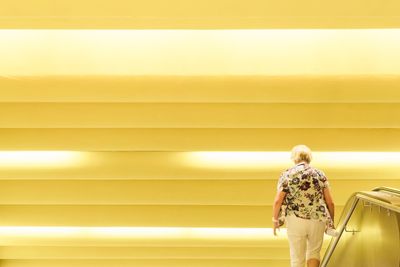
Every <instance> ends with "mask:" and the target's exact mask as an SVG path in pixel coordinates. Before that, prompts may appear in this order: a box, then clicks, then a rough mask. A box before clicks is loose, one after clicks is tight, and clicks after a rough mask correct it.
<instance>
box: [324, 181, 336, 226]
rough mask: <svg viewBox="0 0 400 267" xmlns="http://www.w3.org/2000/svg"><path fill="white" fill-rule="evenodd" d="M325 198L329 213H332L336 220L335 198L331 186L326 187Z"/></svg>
mask: <svg viewBox="0 0 400 267" xmlns="http://www.w3.org/2000/svg"><path fill="white" fill-rule="evenodd" d="M324 198H325V203H326V205H327V207H328V210H329V214H330V215H331V218H332V221H335V204H334V203H333V198H332V194H331V191H330V190H329V187H325V188H324Z"/></svg>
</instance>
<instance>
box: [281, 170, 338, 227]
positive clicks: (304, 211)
mask: <svg viewBox="0 0 400 267" xmlns="http://www.w3.org/2000/svg"><path fill="white" fill-rule="evenodd" d="M327 187H329V183H328V180H327V178H326V176H325V174H324V173H323V172H322V171H320V170H318V169H315V168H313V167H311V166H310V165H308V164H307V163H304V162H302V163H299V164H297V165H295V166H294V167H292V168H289V169H287V170H286V171H284V172H283V173H282V174H281V176H280V178H279V182H278V190H279V191H283V192H286V193H287V194H286V197H285V200H284V202H283V206H284V207H285V209H284V210H283V211H282V212H283V213H284V214H282V216H288V215H295V216H297V217H299V218H303V219H316V220H320V221H325V222H327V224H330V223H331V219H330V214H329V211H328V208H327V206H326V203H325V199H324V193H323V192H324V190H323V189H324V188H327Z"/></svg>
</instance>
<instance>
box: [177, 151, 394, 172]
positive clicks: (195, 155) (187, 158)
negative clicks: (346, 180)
mask: <svg viewBox="0 0 400 267" xmlns="http://www.w3.org/2000/svg"><path fill="white" fill-rule="evenodd" d="M183 153H184V154H182V158H181V160H182V161H184V162H185V163H186V164H188V165H191V166H194V167H199V168H232V169H243V168H251V169H254V168H256V169H271V168H279V169H281V168H288V167H290V166H291V165H293V162H292V161H291V159H290V152H287V151H285V152H283V151H277V152H242V151H233V152H220V151H211V152H208V151H203V152H183ZM312 155H313V160H312V162H311V164H312V165H314V166H319V167H329V168H357V167H362V168H376V167H390V166H391V167H398V166H400V152H348V151H340V152H313V153H312Z"/></svg>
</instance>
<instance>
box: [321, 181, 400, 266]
mask: <svg viewBox="0 0 400 267" xmlns="http://www.w3.org/2000/svg"><path fill="white" fill-rule="evenodd" d="M382 191H386V192H389V193H394V194H398V193H399V192H400V191H399V190H397V189H394V188H389V187H378V188H375V189H373V192H374V193H377V192H382ZM371 193H372V192H370V191H361V192H356V193H354V194H353V195H352V196H351V197H350V198H349V200H348V201H347V203H346V206H345V207H347V206H348V205H351V206H350V209H349V211H348V212H347V214H342V216H341V217H340V220H339V224H340V227H338V232H339V235H338V236H337V237H334V238H332V240H331V242H330V244H329V246H328V249H327V250H326V253H325V255H324V258H323V260H322V263H321V267H326V265H327V264H328V262H329V260H330V258H331V256H332V254H333V252H334V251H335V248H336V246H337V244H338V243H339V240H340V237H341V236H342V234H343V232H344V230H345V228H346V226H347V223H348V222H349V220H350V218H351V216H352V215H353V212H354V210H355V208H356V206H357V204H358V202H359V201H360V200H362V201H365V202H368V203H369V204H374V205H377V206H379V207H383V208H385V209H388V210H392V211H394V212H397V213H400V206H399V205H397V204H398V203H397V202H396V203H393V202H392V199H390V198H389V197H388V196H387V195H386V196H385V195H383V196H380V197H379V196H377V195H376V194H373V193H372V194H371ZM398 197H400V195H399V196H398ZM350 201H352V202H350Z"/></svg>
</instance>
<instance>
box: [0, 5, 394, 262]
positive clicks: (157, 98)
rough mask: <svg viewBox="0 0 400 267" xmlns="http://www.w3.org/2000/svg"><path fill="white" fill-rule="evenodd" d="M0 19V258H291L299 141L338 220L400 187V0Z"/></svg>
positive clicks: (64, 9) (123, 8)
mask: <svg viewBox="0 0 400 267" xmlns="http://www.w3.org/2000/svg"><path fill="white" fill-rule="evenodd" d="M0 28H1V29H2V30H0V40H1V41H0V58H1V61H0V114H1V115H0V150H1V151H0V170H1V171H0V218H1V219H0V266H1V267H71V266H74V267H128V266H129V267H131V266H135V267H188V266H190V267H228V266H229V267H266V266H271V267H283V266H285V267H287V266H289V249H288V243H287V238H286V234H285V230H283V231H282V232H281V233H280V234H279V236H278V237H273V236H272V235H271V232H272V230H271V228H270V227H271V226H272V223H271V214H272V202H273V198H274V195H275V193H276V183H277V179H278V177H279V175H280V173H281V172H282V171H283V170H284V169H286V168H288V167H290V166H292V163H291V162H290V160H289V156H290V154H289V152H288V151H289V150H290V148H292V147H293V146H294V145H296V144H300V143H304V144H307V145H309V146H310V147H311V148H312V150H313V151H315V153H314V161H313V162H312V165H313V166H315V167H317V168H321V169H322V170H323V171H324V172H325V173H326V174H327V176H328V179H329V182H330V185H331V188H332V192H333V196H334V200H335V203H336V221H337V220H338V219H339V216H340V214H341V213H342V210H343V206H344V204H345V202H346V200H347V199H348V197H349V196H350V195H351V194H352V193H353V192H354V191H359V190H369V189H371V188H374V187H377V186H383V185H384V186H391V187H397V188H400V179H399V177H398V166H399V163H400V162H399V161H400V157H399V151H400V138H399V136H400V121H399V118H400V82H399V81H400V78H399V77H400V75H399V74H400V52H399V49H398V47H400V3H399V2H398V1H395V0H389V1H385V3H382V1H378V0H372V1H368V3H366V2H365V1H358V0H354V1H345V0H338V1H333V2H329V3H328V2H326V3H319V2H318V3H317V2H315V1H314V2H299V1H294V0H289V1H285V2H282V1H269V0H252V1H250V2H249V1H243V0H238V1H228V0H213V1H211V0H203V1H197V0H196V1H181V0H171V1H160V0H149V1H135V0H134V1H126V0H114V1H109V0H99V1H91V0H88V1H83V2H82V1H77V0H69V1H66V0H60V1H57V2H54V1H50V0H32V1H21V0H13V1H11V0H5V1H2V3H1V8H0ZM35 29H36V30H35ZM78 29H79V30H78ZM107 29H108V30H107ZM110 29H116V30H110ZM380 232H382V231H375V232H374V233H376V234H379V233H380ZM382 240H383V239H382ZM328 241H329V238H327V237H325V242H324V247H323V251H324V250H325V247H326V245H327V242H328ZM366 241H368V240H366ZM366 243H367V242H366ZM347 265H348V264H347ZM388 266H390V265H388Z"/></svg>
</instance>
